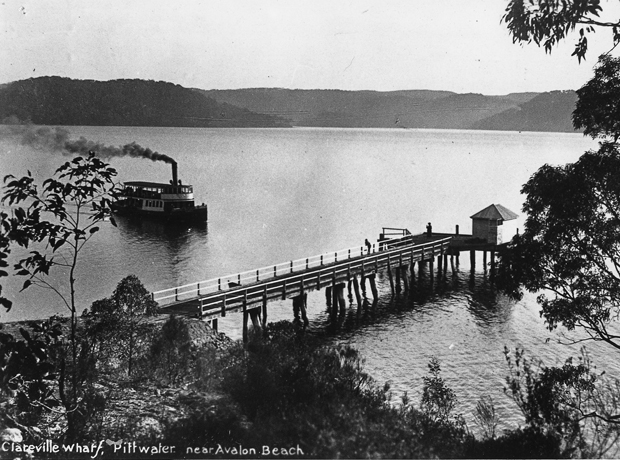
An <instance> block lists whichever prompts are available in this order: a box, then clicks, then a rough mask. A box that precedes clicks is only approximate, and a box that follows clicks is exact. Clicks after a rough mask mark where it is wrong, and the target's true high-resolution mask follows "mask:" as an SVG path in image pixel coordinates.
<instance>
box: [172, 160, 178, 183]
mask: <svg viewBox="0 0 620 460" xmlns="http://www.w3.org/2000/svg"><path fill="white" fill-rule="evenodd" d="M171 164H172V185H178V184H179V173H178V171H177V163H176V161H175V162H173V163H171Z"/></svg>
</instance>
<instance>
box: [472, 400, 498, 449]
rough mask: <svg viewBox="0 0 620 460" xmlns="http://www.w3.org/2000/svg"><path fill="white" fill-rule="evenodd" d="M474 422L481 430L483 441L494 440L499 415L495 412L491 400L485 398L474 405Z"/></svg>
mask: <svg viewBox="0 0 620 460" xmlns="http://www.w3.org/2000/svg"><path fill="white" fill-rule="evenodd" d="M474 420H475V421H476V423H477V424H478V426H479V427H480V429H481V430H482V438H483V439H494V438H495V433H496V430H497V425H498V424H499V421H500V418H499V414H498V413H497V412H496V410H495V405H494V404H493V398H491V397H490V396H488V395H487V396H485V397H483V398H481V399H480V400H479V401H478V402H477V403H476V410H475V412H474Z"/></svg>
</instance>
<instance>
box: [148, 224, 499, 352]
mask: <svg viewBox="0 0 620 460" xmlns="http://www.w3.org/2000/svg"><path fill="white" fill-rule="evenodd" d="M496 247H497V246H496V245H492V244H487V243H480V242H477V241H476V240H475V239H473V238H472V237H471V235H459V233H458V226H457V229H456V233H455V234H446V233H432V234H431V235H429V234H427V233H424V234H418V235H412V234H411V233H410V232H409V231H408V230H406V229H397V228H388V227H384V228H383V232H382V233H381V235H380V237H379V240H378V241H377V242H376V243H373V244H370V243H368V246H366V245H365V246H359V247H354V248H348V249H343V250H339V251H334V252H328V253H323V254H320V255H316V256H312V257H307V258H303V259H297V260H293V261H289V262H284V263H279V264H276V265H271V266H267V267H262V268H258V269H254V270H248V271H245V272H241V273H236V274H232V275H228V276H222V277H218V278H213V279H210V280H206V281H199V282H196V283H190V284H185V285H183V286H176V287H172V288H168V289H163V290H160V291H156V292H153V293H152V298H153V300H155V301H156V302H157V303H158V304H159V306H160V309H161V311H162V312H165V313H171V314H186V315H191V316H196V317H198V318H201V319H205V320H207V321H209V322H210V324H211V326H212V327H213V328H214V329H217V318H219V317H224V316H226V315H227V314H229V313H232V312H239V311H242V312H243V337H244V340H246V339H247V327H248V318H250V319H251V320H252V323H253V325H254V326H255V327H260V326H261V325H262V326H263V327H264V326H265V325H266V324H267V316H268V311H267V305H268V303H269V302H271V301H275V300H285V299H292V300H293V312H294V315H295V319H296V320H303V321H304V322H305V323H306V324H307V317H306V312H305V310H306V298H307V292H308V291H313V290H320V289H323V288H325V290H326V298H327V302H328V304H329V305H333V306H334V308H335V307H336V306H340V308H341V309H344V308H345V300H344V291H345V288H346V286H347V284H349V292H351V284H352V285H353V288H354V292H355V296H356V298H357V301H358V303H359V304H361V302H362V295H361V293H360V289H361V291H362V293H364V294H365V292H366V283H368V284H369V285H370V290H371V292H372V295H373V298H374V299H376V298H377V297H378V293H377V288H376V283H375V277H376V275H377V273H379V272H381V271H384V270H385V271H387V273H388V276H389V280H390V285H391V287H392V291H393V292H394V276H393V274H394V273H395V275H396V281H397V288H399V287H400V280H401V279H402V280H403V283H404V284H405V289H408V286H407V282H408V272H409V269H410V267H411V269H413V266H414V264H415V263H416V262H419V263H425V262H427V263H429V265H430V272H431V274H432V272H433V263H434V260H435V258H437V262H438V268H439V271H440V273H441V271H442V266H443V267H444V270H445V268H446V267H447V263H448V256H450V261H451V264H452V271H453V272H454V256H456V257H457V264H458V255H459V253H460V252H461V251H470V252H471V254H472V261H475V251H477V250H482V251H484V254H485V261H484V263H485V266H486V254H487V251H492V252H491V254H492V256H491V261H492V264H493V262H494V251H495V249H496ZM472 266H473V263H472ZM300 316H301V319H300ZM261 317H262V318H261ZM261 323H262V324H261Z"/></svg>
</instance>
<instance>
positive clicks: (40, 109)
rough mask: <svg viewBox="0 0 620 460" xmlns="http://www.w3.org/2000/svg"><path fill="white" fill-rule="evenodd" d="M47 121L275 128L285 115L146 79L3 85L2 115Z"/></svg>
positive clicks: (43, 79) (32, 81)
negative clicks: (253, 110)
mask: <svg viewBox="0 0 620 460" xmlns="http://www.w3.org/2000/svg"><path fill="white" fill-rule="evenodd" d="M9 116H15V117H17V118H18V119H19V120H24V121H26V120H28V121H31V122H32V123H35V124H44V125H96V126H178V127H182V126H183V127H273V126H289V125H288V123H287V122H286V121H285V120H283V119H282V118H280V117H276V116H271V115H264V114H256V113H252V112H251V111H250V110H248V109H244V108H239V107H234V106H232V105H230V104H226V103H218V102H216V101H215V100H213V99H209V98H207V97H204V96H202V95H200V94H197V93H196V92H195V91H192V90H191V89H187V88H183V87H182V86H179V85H174V84H172V83H166V82H155V81H146V80H112V81H105V82H102V81H94V80H72V79H70V78H61V77H39V78H30V79H28V80H21V81H16V82H13V83H9V84H6V85H3V86H2V87H0V120H2V119H5V118H7V117H9Z"/></svg>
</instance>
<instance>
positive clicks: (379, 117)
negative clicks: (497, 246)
mask: <svg viewBox="0 0 620 460" xmlns="http://www.w3.org/2000/svg"><path fill="white" fill-rule="evenodd" d="M575 100H576V95H575V92H574V91H551V92H546V93H531V92H530V93H510V94H506V95H502V96H486V95H483V94H474V93H467V94H457V93H454V92H451V91H432V90H402V91H383V92H382V91H343V90H301V89H283V88H247V89H235V90H202V89H196V88H184V87H182V86H179V85H176V84H173V83H167V82H162V81H152V80H136V79H133V80H111V81H94V80H74V79H70V78H63V77H39V78H30V79H27V80H20V81H16V82H12V83H7V84H4V85H1V86H0V120H6V119H7V118H9V117H13V119H15V118H16V119H17V120H20V121H25V122H32V123H34V124H40V125H87V126H89V125H90V126H169V127H215V128H216V127H288V126H310V127H341V128H405V129H409V128H426V129H429V128H430V129H491V130H507V131H552V132H573V131H574V129H573V127H572V123H571V114H572V111H573V109H574V103H575Z"/></svg>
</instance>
